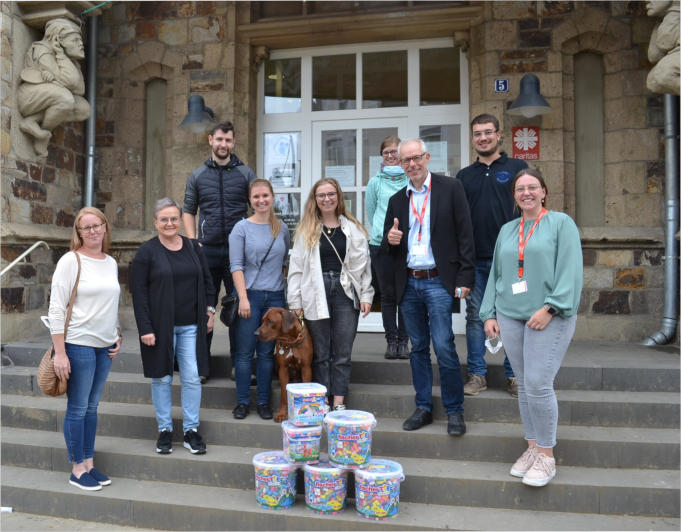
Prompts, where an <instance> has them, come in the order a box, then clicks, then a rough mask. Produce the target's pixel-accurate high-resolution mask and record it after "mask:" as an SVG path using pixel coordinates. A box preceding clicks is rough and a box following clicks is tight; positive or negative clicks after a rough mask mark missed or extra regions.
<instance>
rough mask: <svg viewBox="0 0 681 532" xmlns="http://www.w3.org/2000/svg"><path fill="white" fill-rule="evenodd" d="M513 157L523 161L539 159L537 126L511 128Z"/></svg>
mask: <svg viewBox="0 0 681 532" xmlns="http://www.w3.org/2000/svg"><path fill="white" fill-rule="evenodd" d="M512 131H513V137H512V144H513V158H514V159H522V160H525V161H538V160H539V128H538V127H535V126H522V127H514V128H513V130H512Z"/></svg>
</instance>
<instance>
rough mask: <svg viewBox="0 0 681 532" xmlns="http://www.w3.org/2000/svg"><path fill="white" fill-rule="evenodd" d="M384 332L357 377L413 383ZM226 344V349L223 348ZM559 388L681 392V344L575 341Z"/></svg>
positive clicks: (495, 384) (363, 351) (493, 380)
mask: <svg viewBox="0 0 681 532" xmlns="http://www.w3.org/2000/svg"><path fill="white" fill-rule="evenodd" d="M134 335H135V333H134V332H133V331H126V332H125V334H124V336H125V340H124V342H123V348H122V350H121V353H120V355H119V357H117V359H116V361H115V362H114V366H113V369H114V370H115V371H118V372H129V373H140V374H141V373H142V362H141V358H140V355H139V345H138V343H137V342H136V339H135V336H134ZM226 338H227V335H226V334H222V335H216V340H215V341H214V345H215V346H216V349H215V350H214V352H215V354H214V356H213V357H212V364H211V367H212V369H211V371H212V375H213V376H215V377H226V376H228V375H229V372H230V368H231V362H230V360H229V356H227V354H226V345H227V341H226ZM384 343H385V342H384V340H383V338H382V335H378V334H369V333H360V334H358V335H357V339H356V340H355V344H354V351H353V355H352V382H353V383H358V384H372V383H376V384H411V368H410V364H409V361H408V360H385V359H384V358H383V351H384V350H385V346H384ZM48 345H49V343H48V339H46V338H45V339H42V340H40V341H37V342H32V343H21V342H17V343H12V344H5V345H3V365H5V364H9V363H10V361H11V362H12V363H13V364H14V365H16V366H37V365H38V363H39V361H40V358H41V357H42V355H43V353H44V352H45V349H46V348H47V347H48ZM465 345H466V342H465V339H464V338H462V337H457V346H458V351H459V358H460V360H461V363H462V365H463V367H464V371H465V367H466V364H465V361H466V350H465ZM220 348H221V349H220ZM486 360H487V362H488V367H489V372H488V385H489V386H490V387H492V388H497V389H502V388H503V387H504V386H505V382H506V381H505V377H504V375H503V366H502V362H503V351H500V352H499V353H496V354H494V355H492V354H490V353H488V354H487V356H486ZM433 365H434V366H435V369H434V375H433V376H434V380H435V384H439V375H438V371H437V369H436V367H437V363H436V361H435V357H434V356H433ZM555 385H556V388H557V389H568V390H577V389H581V390H610V391H617V390H619V391H651V392H652V391H658V392H678V391H679V390H680V389H681V388H680V378H679V356H678V350H676V351H674V350H670V349H669V348H667V347H657V348H649V347H642V346H638V345H623V344H618V343H612V342H603V343H593V342H573V343H572V344H571V346H570V349H569V350H568V353H567V355H566V357H565V360H564V361H563V364H562V367H561V369H560V371H559V372H558V375H557V377H556V381H555Z"/></svg>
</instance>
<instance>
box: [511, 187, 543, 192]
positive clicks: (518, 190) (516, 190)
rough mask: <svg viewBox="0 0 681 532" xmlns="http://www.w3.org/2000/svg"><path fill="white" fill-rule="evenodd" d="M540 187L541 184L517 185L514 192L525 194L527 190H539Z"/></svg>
mask: <svg viewBox="0 0 681 532" xmlns="http://www.w3.org/2000/svg"><path fill="white" fill-rule="evenodd" d="M540 188H541V186H539V185H530V186H527V187H516V189H515V190H514V192H517V193H519V194H523V193H524V192H525V191H526V190H527V191H528V192H537V190H539V189H540Z"/></svg>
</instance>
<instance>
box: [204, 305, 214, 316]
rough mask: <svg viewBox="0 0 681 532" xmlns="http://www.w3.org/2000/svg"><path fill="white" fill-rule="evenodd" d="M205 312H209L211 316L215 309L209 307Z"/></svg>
mask: <svg viewBox="0 0 681 532" xmlns="http://www.w3.org/2000/svg"><path fill="white" fill-rule="evenodd" d="M206 310H207V311H208V312H210V313H211V314H215V307H210V306H208V307H206Z"/></svg>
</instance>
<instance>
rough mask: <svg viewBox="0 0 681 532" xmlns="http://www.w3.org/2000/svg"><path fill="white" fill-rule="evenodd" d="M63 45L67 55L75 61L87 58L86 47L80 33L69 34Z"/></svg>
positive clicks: (63, 40)
mask: <svg viewBox="0 0 681 532" xmlns="http://www.w3.org/2000/svg"><path fill="white" fill-rule="evenodd" d="M61 45H62V47H63V48H64V52H66V55H68V56H69V57H71V58H73V59H83V58H84V57H85V46H84V45H83V39H82V38H81V36H80V33H68V34H66V35H65V36H64V37H63V38H62V40H61Z"/></svg>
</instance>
